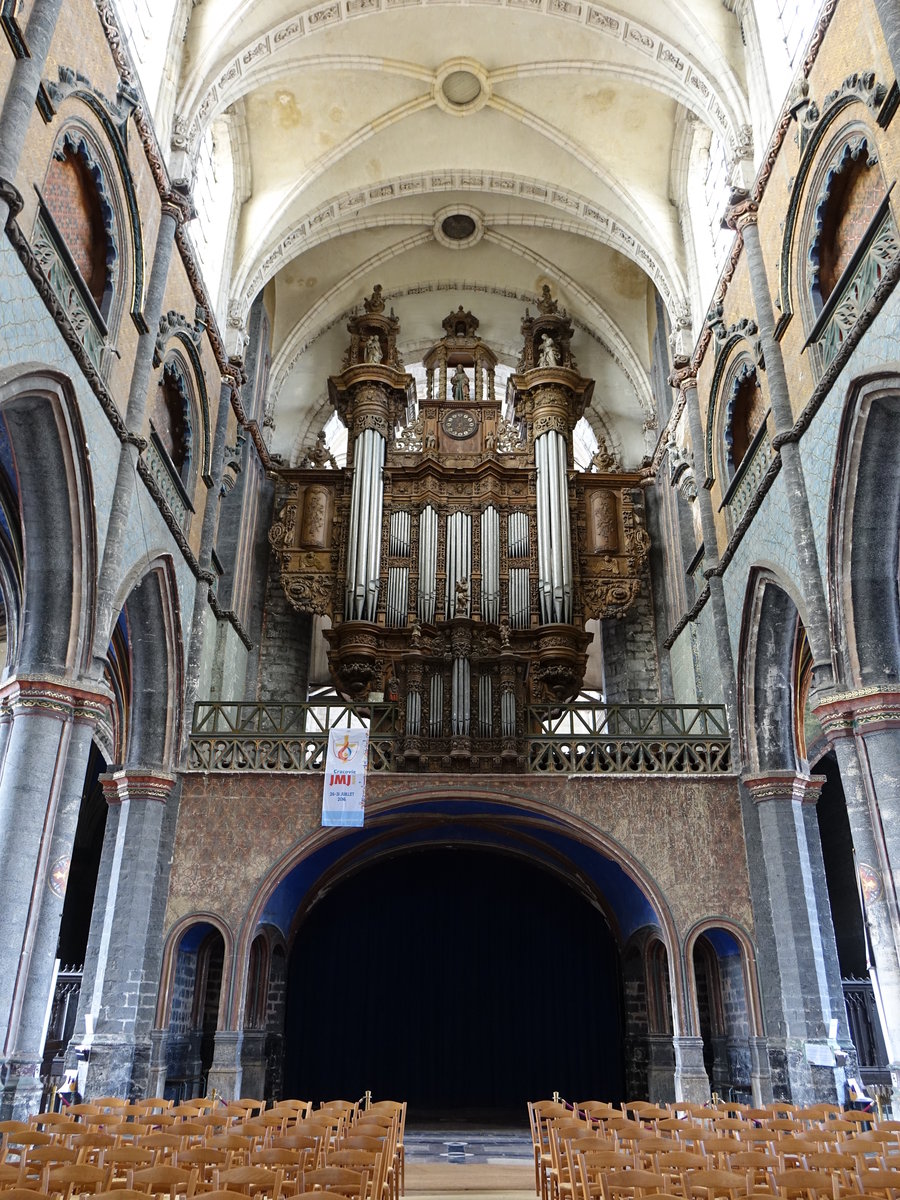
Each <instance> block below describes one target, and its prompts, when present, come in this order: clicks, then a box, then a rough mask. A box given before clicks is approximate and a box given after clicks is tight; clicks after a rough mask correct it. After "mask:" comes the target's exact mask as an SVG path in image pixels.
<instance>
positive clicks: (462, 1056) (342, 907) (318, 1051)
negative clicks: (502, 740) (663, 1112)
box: [285, 849, 622, 1115]
mask: <svg viewBox="0 0 900 1200" xmlns="http://www.w3.org/2000/svg"><path fill="white" fill-rule="evenodd" d="M620 987H621V985H620V966H619V955H618V950H617V948H616V945H615V942H614V940H613V938H612V935H611V934H610V931H609V928H608V927H607V925H606V922H605V921H604V919H603V918H602V916H601V915H600V913H599V912H597V910H596V909H594V908H593V907H592V906H591V905H589V904H588V903H587V902H586V901H585V900H584V899H583V898H582V897H581V896H580V895H578V894H577V893H576V892H575V891H574V890H572V889H571V888H569V887H567V886H566V885H565V884H564V883H563V882H561V881H560V880H559V879H558V878H557V877H555V876H553V875H550V874H548V873H547V872H545V871H542V870H540V869H539V868H536V867H533V866H530V865H528V864H526V863H524V862H522V861H521V860H518V859H514V858H512V857H508V856H505V855H502V854H492V853H489V852H485V851H478V850H470V849H439V850H428V851H419V852H411V853H407V854H403V855H399V856H398V857H396V858H393V859H391V860H389V861H386V862H384V863H381V864H376V865H375V866H372V867H369V868H366V869H365V870H363V871H361V872H360V873H359V874H357V875H355V876H352V877H351V878H350V879H348V880H347V881H346V882H344V883H342V884H340V885H339V886H337V887H336V888H335V889H334V891H332V892H329V893H327V894H326V895H325V896H324V898H323V899H322V900H321V901H320V902H319V903H318V904H317V905H316V906H315V907H314V908H313V910H312V912H311V913H310V915H309V917H308V918H307V919H306V920H305V922H304V923H303V925H302V926H301V928H300V930H299V933H298V936H297V939H296V942H295V945H294V948H293V951H292V955H291V961H290V973H289V984H288V1012H287V1023H286V1050H285V1089H286V1091H285V1094H286V1095H289V1096H298V1097H309V1098H312V1099H313V1100H315V1101H319V1100H327V1099H334V1098H337V1097H344V1098H350V1099H355V1098H357V1097H360V1096H362V1095H363V1093H364V1092H365V1090H366V1089H367V1088H370V1089H371V1090H372V1092H373V1093H374V1095H375V1097H376V1098H392V1099H401V1100H408V1101H409V1103H410V1106H411V1109H413V1110H415V1109H418V1110H419V1111H423V1110H428V1111H429V1112H435V1111H438V1112H440V1111H451V1110H459V1109H473V1108H475V1109H479V1110H484V1109H490V1108H495V1109H506V1110H510V1109H515V1110H520V1111H522V1112H524V1107H525V1102H526V1101H527V1100H533V1099H541V1098H546V1097H549V1096H550V1095H552V1093H553V1092H554V1091H559V1092H560V1093H561V1094H562V1095H563V1096H565V1097H566V1098H568V1099H578V1100H584V1099H588V1098H600V1099H610V1100H614V1101H617V1100H619V1099H621V1089H622V1025H621V1011H620ZM411 1115H412V1114H411Z"/></svg>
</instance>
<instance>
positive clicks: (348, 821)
mask: <svg viewBox="0 0 900 1200" xmlns="http://www.w3.org/2000/svg"><path fill="white" fill-rule="evenodd" d="M368 763H369V731H368V730H367V729H329V731H328V754H327V755H326V757H325V787H324V789H323V792H322V824H323V825H362V823H363V818H364V816H365V804H366V768H367V766H368Z"/></svg>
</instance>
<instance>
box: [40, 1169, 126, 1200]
mask: <svg viewBox="0 0 900 1200" xmlns="http://www.w3.org/2000/svg"><path fill="white" fill-rule="evenodd" d="M109 1175H110V1172H109V1168H108V1167H92V1166H91V1165H90V1164H89V1163H69V1164H68V1165H67V1166H64V1167H54V1168H53V1169H52V1170H50V1171H49V1172H48V1174H47V1176H46V1179H45V1183H44V1190H45V1191H47V1192H48V1193H50V1194H52V1195H59V1196H62V1200H69V1197H70V1196H75V1195H80V1194H81V1193H82V1192H89V1193H94V1192H105V1191H107V1189H108V1188H109Z"/></svg>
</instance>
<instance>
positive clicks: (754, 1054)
mask: <svg viewBox="0 0 900 1200" xmlns="http://www.w3.org/2000/svg"><path fill="white" fill-rule="evenodd" d="M747 1044H748V1047H749V1049H750V1090H751V1093H752V1095H753V1104H754V1106H755V1107H758V1108H761V1107H762V1106H763V1105H764V1104H769V1103H770V1102H771V1101H772V1100H774V1098H775V1097H774V1096H773V1094H772V1069H771V1067H770V1065H769V1054H768V1043H767V1041H766V1039H765V1038H764V1037H749V1038H748V1039H747Z"/></svg>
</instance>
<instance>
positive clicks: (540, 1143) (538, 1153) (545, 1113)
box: [528, 1100, 569, 1200]
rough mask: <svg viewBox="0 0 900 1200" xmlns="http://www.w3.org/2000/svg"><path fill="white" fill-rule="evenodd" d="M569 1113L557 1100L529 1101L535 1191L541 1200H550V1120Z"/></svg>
mask: <svg viewBox="0 0 900 1200" xmlns="http://www.w3.org/2000/svg"><path fill="white" fill-rule="evenodd" d="M568 1115H569V1110H568V1108H567V1107H566V1105H565V1104H562V1103H561V1102H559V1101H557V1100H534V1101H529V1102H528V1116H529V1120H530V1122H531V1140H532V1145H533V1147H534V1178H535V1191H536V1192H537V1194H538V1195H539V1196H540V1197H541V1200H549V1191H550V1188H549V1172H550V1168H551V1167H552V1165H553V1157H552V1154H551V1152H550V1141H549V1138H550V1133H549V1126H548V1122H549V1121H550V1120H551V1119H553V1118H554V1117H567V1116H568Z"/></svg>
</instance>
